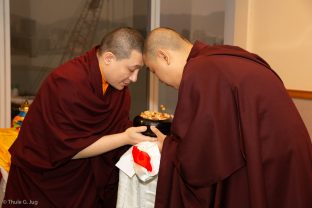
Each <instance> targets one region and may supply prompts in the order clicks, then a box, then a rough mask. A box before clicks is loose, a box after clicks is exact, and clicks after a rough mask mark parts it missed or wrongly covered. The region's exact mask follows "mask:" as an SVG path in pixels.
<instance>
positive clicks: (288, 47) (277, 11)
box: [227, 0, 312, 91]
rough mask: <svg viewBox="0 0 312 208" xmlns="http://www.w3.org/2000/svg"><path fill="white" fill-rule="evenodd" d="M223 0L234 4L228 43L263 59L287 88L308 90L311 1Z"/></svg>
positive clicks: (310, 81)
mask: <svg viewBox="0 0 312 208" xmlns="http://www.w3.org/2000/svg"><path fill="white" fill-rule="evenodd" d="M227 2H228V4H233V2H234V7H235V10H234V11H235V12H234V14H233V16H232V17H233V18H234V28H233V30H234V31H230V33H232V34H234V38H233V39H232V40H229V43H231V41H232V43H233V44H235V45H238V46H241V47H243V48H245V49H247V50H249V51H251V52H254V53H256V54H258V55H260V56H261V57H263V58H264V59H265V60H267V61H268V62H269V64H270V65H271V67H272V68H273V69H274V70H275V71H276V72H277V73H278V74H279V75H280V76H281V78H282V80H283V81H284V84H285V86H286V88H287V89H296V90H306V91H312V1H311V0H274V1H272V0H228V1H227Z"/></svg>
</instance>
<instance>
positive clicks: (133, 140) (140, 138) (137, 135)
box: [124, 126, 157, 145]
mask: <svg viewBox="0 0 312 208" xmlns="http://www.w3.org/2000/svg"><path fill="white" fill-rule="evenodd" d="M146 130H147V127H146V126H138V127H130V128H128V129H127V130H126V131H125V132H124V133H125V135H126V139H127V144H130V145H135V144H138V143H140V142H155V141H156V140H157V138H155V137H149V136H145V135H143V134H142V132H144V131H146Z"/></svg>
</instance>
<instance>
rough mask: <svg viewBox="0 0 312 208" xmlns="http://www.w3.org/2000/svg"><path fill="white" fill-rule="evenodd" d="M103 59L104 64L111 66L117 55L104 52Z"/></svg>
mask: <svg viewBox="0 0 312 208" xmlns="http://www.w3.org/2000/svg"><path fill="white" fill-rule="evenodd" d="M102 57H103V58H104V63H105V64H106V65H109V64H110V63H111V62H112V61H113V60H114V59H115V57H116V56H115V55H114V54H113V53H112V52H109V51H108V52H104V53H103V55H102Z"/></svg>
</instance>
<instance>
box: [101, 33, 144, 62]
mask: <svg viewBox="0 0 312 208" xmlns="http://www.w3.org/2000/svg"><path fill="white" fill-rule="evenodd" d="M143 47H144V38H143V36H142V34H141V33H140V32H139V31H137V30H136V29H133V28H130V27H121V28H117V29H115V30H113V31H111V32H109V33H107V34H106V35H105V36H104V37H103V39H102V41H101V44H100V47H99V53H100V54H102V53H104V52H108V51H109V52H112V53H113V54H114V55H115V56H116V58H117V59H125V58H129V57H130V54H131V52H132V51H133V50H137V51H138V52H140V53H143Z"/></svg>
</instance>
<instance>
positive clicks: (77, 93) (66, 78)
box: [5, 48, 131, 207]
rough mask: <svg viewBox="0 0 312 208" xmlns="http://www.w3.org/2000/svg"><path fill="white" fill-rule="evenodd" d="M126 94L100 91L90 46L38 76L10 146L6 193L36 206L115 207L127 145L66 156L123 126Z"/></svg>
mask: <svg viewBox="0 0 312 208" xmlns="http://www.w3.org/2000/svg"><path fill="white" fill-rule="evenodd" d="M129 109H130V95H129V92H128V89H127V88H125V89H124V90H122V91H118V90H115V89H114V88H112V87H109V88H108V89H107V91H106V93H105V94H104V95H103V93H102V79H101V74H100V69H99V66H98V61H97V58H96V48H94V49H92V50H91V51H89V52H87V53H86V54H85V55H83V56H81V57H77V58H75V59H73V60H71V61H69V62H67V63H65V64H64V65H62V66H60V67H59V68H57V69H56V70H54V71H53V72H52V73H51V74H50V75H49V76H48V77H47V79H46V80H45V81H44V83H43V84H42V86H41V89H40V90H39V92H38V94H37V96H36V98H35V100H34V102H33V103H32V104H31V106H30V110H29V111H28V114H27V116H26V118H25V120H24V122H23V126H22V128H21V131H20V134H19V136H18V138H17V140H16V141H15V143H14V144H13V146H12V147H11V148H10V152H11V154H12V166H11V170H10V174H9V179H8V184H7V191H6V195H5V198H6V199H11V200H15V199H20V200H23V199H25V200H37V201H38V204H39V207H97V206H100V205H101V206H105V207H115V203H116V198H117V187H118V169H117V168H116V167H115V163H116V162H117V161H118V159H119V157H120V156H121V155H122V154H123V153H124V151H125V150H126V149H125V148H127V147H122V148H119V149H116V150H113V151H110V152H107V153H105V154H102V155H100V156H97V157H92V158H86V159H77V160H72V159H71V158H72V157H73V156H74V155H76V154H77V153H78V152H79V151H81V150H82V149H84V148H85V147H87V146H89V145H90V144H92V143H94V142H95V141H96V140H97V139H99V138H100V137H101V136H103V135H107V134H114V133H119V132H122V131H124V130H125V129H126V128H127V127H129V126H130V125H131V123H130V121H129Z"/></svg>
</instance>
